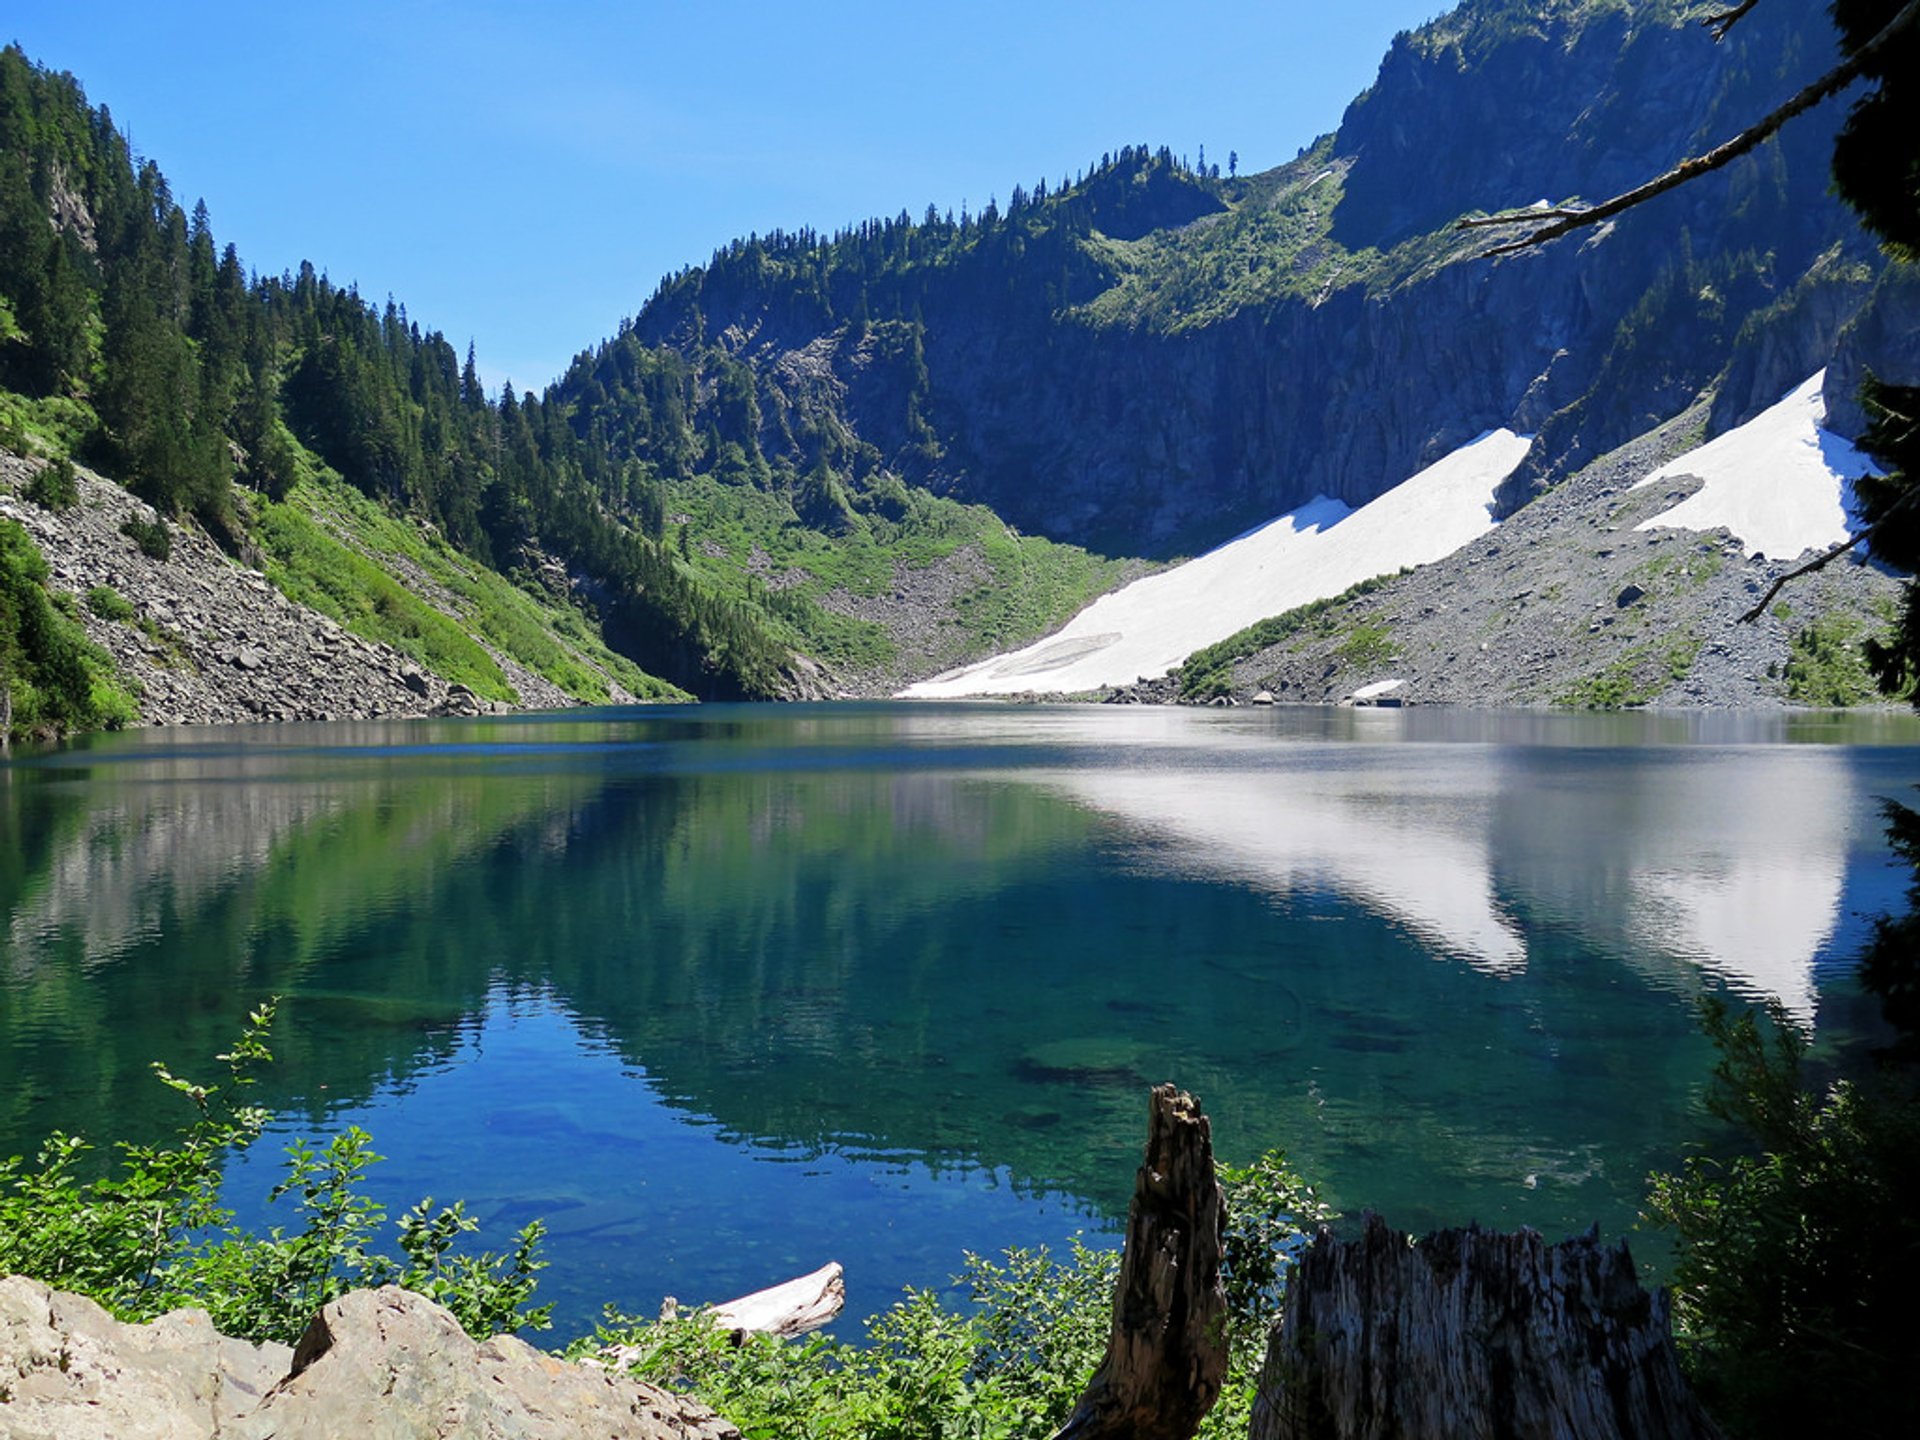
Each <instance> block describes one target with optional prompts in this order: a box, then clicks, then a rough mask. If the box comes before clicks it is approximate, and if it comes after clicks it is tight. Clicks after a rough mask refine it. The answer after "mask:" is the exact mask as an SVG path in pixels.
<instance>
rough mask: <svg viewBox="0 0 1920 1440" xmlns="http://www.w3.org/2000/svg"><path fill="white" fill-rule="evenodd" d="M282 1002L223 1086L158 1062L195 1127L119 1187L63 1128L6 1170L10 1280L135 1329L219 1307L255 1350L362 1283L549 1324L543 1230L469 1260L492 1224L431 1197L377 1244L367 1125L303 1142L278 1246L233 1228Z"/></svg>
mask: <svg viewBox="0 0 1920 1440" xmlns="http://www.w3.org/2000/svg"><path fill="white" fill-rule="evenodd" d="M273 1009H274V1007H273V1005H272V1003H268V1004H266V1005H263V1006H261V1007H260V1008H259V1009H258V1010H255V1011H254V1012H253V1013H252V1014H251V1015H250V1016H249V1017H248V1026H247V1029H246V1030H245V1031H244V1032H243V1033H242V1035H241V1037H240V1041H239V1043H238V1044H236V1045H235V1046H234V1047H233V1049H232V1051H231V1052H229V1053H228V1054H225V1055H222V1056H219V1057H218V1058H219V1059H220V1060H222V1061H223V1062H225V1064H226V1066H227V1078H226V1080H225V1081H224V1082H223V1083H221V1084H219V1085H201V1084H196V1083H194V1082H192V1081H189V1080H184V1079H182V1078H180V1077H179V1076H176V1075H174V1074H172V1073H171V1072H169V1071H168V1070H167V1069H166V1068H165V1067H164V1066H162V1065H159V1064H156V1065H155V1066H154V1073H155V1074H156V1075H157V1076H158V1077H159V1079H160V1081H161V1083H162V1084H164V1085H166V1086H168V1087H169V1088H170V1089H173V1090H175V1091H178V1092H179V1093H180V1094H181V1095H183V1096H185V1097H186V1098H187V1099H188V1100H189V1101H191V1102H192V1104H193V1106H194V1107H195V1118H194V1120H193V1121H192V1123H191V1124H190V1125H188V1126H187V1127H186V1128H185V1129H184V1130H183V1131H181V1132H180V1135H179V1136H178V1137H177V1139H176V1140H175V1141H174V1142H173V1143H172V1144H170V1145H157V1146H145V1145H130V1144H126V1143H122V1144H120V1145H119V1146H118V1147H117V1149H118V1151H119V1164H118V1165H117V1166H116V1167H115V1169H114V1172H113V1173H111V1174H109V1175H107V1176H106V1177H105V1178H102V1179H97V1180H85V1179H83V1178H81V1175H80V1170H81V1157H82V1156H83V1155H84V1154H85V1153H86V1151H87V1148H88V1147H87V1145H86V1143H85V1142H84V1141H83V1140H82V1139H81V1138H80V1137H78V1136H75V1135H65V1134H59V1133H56V1134H54V1135H52V1136H50V1137H49V1138H48V1140H47V1141H46V1143H45V1144H43V1145H42V1146H41V1148H40V1150H39V1152H38V1154H37V1155H36V1156H35V1158H34V1160H33V1163H32V1164H31V1165H29V1164H28V1163H27V1162H26V1161H25V1159H24V1158H23V1157H21V1156H14V1157H13V1158H11V1159H8V1160H4V1161H0V1274H22V1275H31V1276H33V1277H34V1278H35V1279H37V1280H42V1281H44V1282H46V1283H47V1284H50V1285H56V1286H58V1287H60V1288H62V1289H65V1290H72V1291H76V1292H78V1293H80V1294H82V1295H86V1296H89V1297H91V1298H92V1299H94V1300H97V1301H99V1302H100V1303H101V1304H103V1305H105V1306H106V1307H107V1308H108V1309H110V1310H112V1311H114V1312H115V1313H116V1314H118V1315H119V1316H120V1317H121V1318H123V1319H127V1320H147V1319H151V1318H152V1317H154V1316H156V1315H160V1314H163V1313H165V1312H166V1311H168V1310H171V1309H175V1308H177V1307H179V1306H182V1305H196V1306H200V1307H202V1308H204V1309H205V1310H206V1311H207V1312H208V1313H209V1314H210V1315H211V1316H212V1317H213V1321H214V1324H215V1325H216V1326H217V1327H218V1328H219V1329H220V1330H221V1331H222V1332H223V1333H225V1334H229V1335H237V1336H240V1337H242V1338H245V1339H248V1340H254V1341H260V1340H279V1341H284V1342H288V1343H291V1342H292V1341H294V1340H297V1339H298V1338H299V1336H300V1333H301V1331H302V1330H303V1329H304V1328H305V1326H306V1323H307V1321H308V1320H309V1319H310V1318H311V1317H312V1314H313V1312H314V1311H315V1310H316V1309H318V1308H319V1307H320V1306H322V1305H324V1304H326V1303H327V1302H328V1301H330V1300H332V1299H334V1298H336V1297H338V1296H340V1295H343V1294H345V1293H346V1292H347V1291H348V1290H351V1289H355V1288H358V1287H360V1286H369V1285H387V1284H395V1285H403V1286H405V1287H406V1288H408V1289H410V1290H415V1291H418V1292H419V1293H421V1294H424V1295H427V1296H429V1297H430V1298H432V1299H435V1300H437V1301H439V1302H440V1303H441V1304H443V1305H445V1306H446V1307H447V1308H448V1309H449V1310H451V1311H452V1312H453V1314H454V1315H455V1317H456V1318H457V1319H458V1320H459V1321H460V1323H461V1325H462V1326H463V1327H465V1328H466V1330H467V1331H468V1333H469V1334H472V1335H474V1336H476V1337H479V1338H484V1337H486V1336H490V1335H495V1334H499V1333H500V1332H502V1331H511V1330H516V1329H519V1328H522V1327H534V1328H544V1327H545V1326H546V1324H547V1323H548V1319H547V1317H548V1311H549V1309H550V1308H551V1307H547V1306H540V1307H536V1308H529V1304H528V1302H529V1301H530V1300H531V1299H532V1296H533V1292H534V1289H535V1286H536V1275H537V1272H538V1271H539V1270H541V1269H542V1268H544V1265H545V1262H544V1261H542V1260H541V1259H540V1258H539V1253H538V1252H539V1246H540V1240H541V1237H542V1236H543V1235H544V1233H545V1231H544V1228H543V1227H542V1226H541V1225H540V1223H539V1222H538V1221H536V1222H534V1223H532V1224H530V1225H528V1226H526V1227H525V1228H524V1229H522V1230H521V1231H520V1232H519V1234H518V1235H517V1236H516V1237H515V1244H514V1248H513V1251H512V1253H511V1254H509V1255H504V1256H503V1255H496V1254H492V1253H486V1252H483V1253H480V1254H461V1253H456V1252H455V1250H454V1246H455V1244H456V1242H457V1241H458V1240H459V1238H460V1237H461V1236H463V1235H466V1234H468V1233H470V1232H472V1231H473V1230H475V1229H476V1228H477V1224H476V1222H475V1221H474V1220H473V1219H472V1217H470V1216H469V1215H468V1214H467V1213H466V1210H465V1209H464V1207H463V1206H461V1205H458V1204H455V1205H451V1206H443V1207H441V1208H439V1209H435V1208H434V1207H433V1206H432V1203H431V1202H430V1201H426V1200H423V1201H421V1202H420V1203H419V1204H418V1205H416V1206H414V1208H413V1209H411V1210H409V1211H408V1212H407V1213H406V1214H405V1215H404V1216H402V1217H401V1218H400V1220H399V1222H398V1224H397V1234H396V1240H397V1243H398V1248H399V1251H400V1258H394V1257H392V1256H389V1255H385V1254H382V1253H379V1252H378V1251H377V1250H375V1249H374V1248H373V1246H374V1243H375V1241H376V1239H377V1237H378V1235H379V1233H380V1231H381V1230H382V1228H383V1226H384V1222H385V1219H386V1214H385V1211H384V1210H382V1208H381V1207H380V1206H379V1205H378V1204H376V1203H375V1202H374V1201H372V1200H371V1199H369V1198H367V1197H366V1196H365V1195H363V1194H362V1193H361V1192H360V1184H361V1181H362V1179H363V1178H364V1176H365V1173H366V1170H367V1167H368V1166H370V1165H372V1164H374V1163H376V1162H377V1161H378V1160H379V1159H380V1157H379V1156H378V1155H375V1154H374V1153H373V1150H372V1148H371V1145H370V1142H369V1139H368V1137H367V1135H366V1132H364V1131H362V1130H359V1129H357V1128H356V1129H348V1130H346V1131H345V1132H343V1133H342V1134H339V1135H336V1136H334V1137H333V1139H332V1140H330V1141H328V1142H327V1144H326V1145H325V1146H324V1147H322V1148H320V1149H318V1150H316V1149H314V1148H313V1147H312V1146H310V1145H308V1144H306V1143H305V1142H297V1143H295V1144H294V1145H292V1146H290V1147H289V1149H288V1156H289V1163H288V1171H287V1178H286V1179H285V1180H284V1181H282V1182H281V1184H280V1185H279V1186H277V1187H276V1188H275V1190H274V1192H273V1198H274V1199H276V1200H278V1199H280V1198H283V1197H285V1196H288V1195H292V1196H295V1197H296V1198H295V1201H294V1206H293V1208H294V1210H295V1212H296V1213H297V1214H298V1215H299V1216H300V1217H301V1221H302V1223H301V1226H300V1228H299V1229H298V1230H297V1231H296V1232H295V1233H293V1234H287V1233H285V1232H283V1231H282V1230H280V1229H279V1228H277V1227H276V1228H275V1229H273V1230H271V1231H270V1232H268V1234H267V1235H266V1236H265V1237H260V1236H255V1235H249V1234H246V1233H244V1232H242V1231H240V1230H237V1229H235V1228H233V1226H232V1224H231V1222H232V1219H233V1212H232V1211H230V1210H228V1209H226V1208H225V1207H223V1206H222V1205H221V1204H220V1170H221V1165H222V1163H223V1162H224V1160H225V1159H226V1157H227V1156H228V1155H230V1154H232V1153H233V1152H235V1151H236V1150H239V1149H242V1148H244V1147H245V1146H247V1145H248V1144H250V1143H252V1141H254V1140H255V1139H257V1138H258V1137H259V1134H260V1132H261V1129H262V1127H263V1126H264V1125H265V1124H266V1120H267V1114H266V1112H265V1111H264V1110H262V1109H260V1108H259V1107H257V1106H250V1105H243V1104H240V1103H238V1102H239V1098H240V1096H241V1094H242V1092H243V1091H244V1090H245V1088H246V1087H247V1086H249V1085H251V1084H252V1083H253V1075H252V1072H253V1070H254V1069H255V1068H256V1067H257V1066H259V1065H260V1064H262V1063H264V1062H266V1061H268V1060H270V1059H272V1056H271V1054H270V1053H269V1052H268V1050H267V1046H266V1036H267V1032H268V1028H269V1027H270V1025H271V1024H272V1020H273Z"/></svg>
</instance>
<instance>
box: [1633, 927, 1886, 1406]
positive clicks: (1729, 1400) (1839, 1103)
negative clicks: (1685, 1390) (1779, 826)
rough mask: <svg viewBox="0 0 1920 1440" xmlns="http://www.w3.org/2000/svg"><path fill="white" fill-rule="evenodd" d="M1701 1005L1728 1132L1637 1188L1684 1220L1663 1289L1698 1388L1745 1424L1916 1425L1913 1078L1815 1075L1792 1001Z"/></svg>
mask: <svg viewBox="0 0 1920 1440" xmlns="http://www.w3.org/2000/svg"><path fill="white" fill-rule="evenodd" d="M1910 923H1911V922H1909V924H1910ZM1882 933H1883V934H1885V933H1886V925H1885V922H1883V930H1882ZM1906 938H1908V939H1910V938H1911V937H1910V936H1909V937H1906ZM1911 955H1912V952H1911V950H1909V951H1908V952H1907V955H1906V956H1905V957H1904V963H1903V965H1902V969H1903V972H1904V974H1905V975H1907V976H1911V972H1912V959H1911ZM1704 1013H1705V1023H1706V1028H1707V1032H1708V1034H1709V1035H1711V1036H1712V1037H1713V1040H1714V1043H1715V1044H1716V1045H1718V1046H1719V1047H1720V1051H1721V1060H1720V1065H1719V1067H1718V1069H1717V1071H1716V1073H1715V1080H1714V1085H1713V1088H1712V1089H1711V1091H1710V1092H1709V1094H1708V1097H1707V1104H1708V1108H1709V1109H1710V1110H1711V1111H1712V1113H1713V1114H1714V1115H1715V1116H1717V1117H1718V1118H1719V1119H1720V1120H1722V1121H1723V1122H1725V1123H1727V1124H1728V1125H1730V1126H1732V1127H1733V1130H1734V1134H1733V1136H1732V1137H1730V1141H1731V1143H1729V1142H1728V1141H1726V1140H1723V1141H1722V1143H1721V1145H1720V1146H1718V1147H1717V1150H1718V1153H1717V1154H1716V1153H1707V1154H1701V1155H1698V1156H1695V1157H1693V1158H1692V1159H1689V1160H1688V1161H1687V1162H1686V1164H1685V1165H1684V1167H1683V1168H1682V1169H1681V1170H1680V1171H1679V1172H1677V1173H1675V1174H1670V1175H1656V1176H1654V1177H1653V1181H1652V1188H1651V1191H1650V1193H1649V1197H1648V1202H1647V1208H1648V1214H1649V1216H1650V1217H1651V1218H1652V1219H1653V1220H1654V1221H1655V1222H1657V1223H1658V1224H1661V1225H1663V1226H1666V1227H1668V1228H1670V1229H1671V1230H1672V1231H1673V1232H1674V1235H1675V1237H1676V1242H1677V1260H1676V1263H1675V1268H1674V1278H1673V1286H1672V1289H1673V1294H1674V1299H1675V1307H1676V1315H1677V1319H1678V1321H1679V1325H1680V1332H1681V1339H1682V1347H1683V1354H1684V1356H1685V1358H1686V1361H1687V1365H1688V1370H1689V1372H1690V1374H1691V1375H1692V1378H1693V1380H1694V1383H1695V1385H1696V1387H1697V1388H1698V1390H1699V1393H1700V1396H1701V1398H1702V1400H1703V1401H1704V1402H1705V1403H1706V1405H1707V1406H1708V1408H1709V1409H1710V1410H1712V1412H1713V1413H1714V1415H1715V1417H1716V1418H1717V1419H1718V1420H1720V1421H1721V1423H1722V1424H1723V1425H1725V1426H1726V1427H1727V1429H1728V1430H1729V1432H1730V1433H1732V1434H1734V1435H1738V1436H1743V1437H1755V1440H1758V1437H1774V1436H1778V1437H1782V1440H1785V1437H1800V1436H1806V1435H1905V1434H1911V1433H1913V1430H1914V1427H1915V1425H1916V1424H1920V1406H1916V1402H1915V1391H1914V1389H1913V1386H1912V1385H1911V1384H1910V1383H1909V1382H1910V1380H1911V1363H1912V1354H1911V1346H1910V1345H1909V1344H1907V1343H1905V1342H1904V1341H1903V1340H1902V1338H1901V1337H1905V1336H1910V1335H1911V1333H1912V1328H1913V1327H1912V1324H1911V1320H1910V1312H1911V1308H1912V1296H1913V1293H1914V1287H1915V1285H1916V1284H1920V1217H1917V1216H1916V1212H1915V1210H1914V1208H1913V1204H1912V1197H1913V1195H1914V1194H1915V1193H1916V1186H1920V1098H1917V1097H1916V1094H1915V1090H1914V1085H1913V1080H1914V1077H1913V1075H1912V1073H1911V1072H1910V1070H1906V1069H1900V1070H1883V1071H1881V1072H1880V1073H1878V1074H1875V1075H1872V1076H1869V1077H1867V1078H1864V1079H1861V1080H1858V1081H1847V1080H1835V1081H1832V1082H1831V1083H1829V1084H1826V1085H1824V1086H1820V1087H1818V1088H1816V1087H1814V1086H1813V1085H1811V1084H1810V1083H1809V1081H1808V1079H1807V1078H1806V1076H1805V1074H1804V1072H1805V1070H1806V1064H1805V1053H1806V1043H1805V1041H1804V1040H1803V1039H1802V1038H1801V1036H1800V1033H1799V1031H1798V1030H1797V1029H1796V1028H1795V1026H1794V1023H1793V1022H1792V1021H1791V1020H1790V1019H1788V1018H1787V1017H1786V1016H1785V1015H1783V1014H1781V1013H1779V1012H1778V1011H1775V1012H1774V1013H1773V1015H1772V1018H1771V1020H1770V1022H1767V1023H1766V1024H1764V1026H1763V1023H1762V1022H1761V1020H1760V1019H1759V1018H1758V1017H1757V1016H1756V1015H1755V1014H1754V1013H1753V1012H1752V1011H1747V1012H1744V1013H1742V1014H1740V1015H1738V1016H1734V1015H1730V1014H1729V1013H1728V1012H1727V1011H1726V1009H1725V1008H1724V1007H1723V1006H1721V1005H1720V1004H1719V1003H1718V1002H1713V1001H1709V1002H1708V1003H1707V1005H1706V1007H1705V1011H1704Z"/></svg>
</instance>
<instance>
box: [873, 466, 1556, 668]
mask: <svg viewBox="0 0 1920 1440" xmlns="http://www.w3.org/2000/svg"><path fill="white" fill-rule="evenodd" d="M1532 439H1533V437H1532V436H1529V435H1516V434H1514V432H1513V431H1511V430H1489V431H1487V432H1486V433H1485V434H1483V435H1481V436H1480V437H1478V438H1477V439H1475V440H1473V441H1471V442H1469V443H1468V444H1466V445H1463V446H1461V447H1460V448H1459V449H1458V450H1455V451H1454V452H1453V453H1452V454H1450V455H1448V456H1446V457H1445V458H1444V459H1442V460H1439V461H1437V462H1435V463H1434V464H1432V465H1429V466H1428V467H1427V468H1426V469H1424V470H1422V471H1420V472H1419V473H1418V474H1417V475H1414V476H1412V477H1411V478H1410V479H1407V480H1404V481H1402V482H1401V483H1400V484H1399V485H1396V486H1395V487H1394V488H1393V489H1391V490H1389V491H1387V492H1386V494H1384V495H1381V496H1380V497H1378V498H1377V499H1375V500H1372V501H1369V502H1368V503H1367V504H1366V505H1363V506H1361V507H1360V508H1359V509H1358V510H1354V509H1350V508H1349V507H1348V506H1346V505H1343V504H1341V503H1340V502H1339V501H1338V500H1329V499H1327V498H1326V497H1324V496H1321V497H1317V498H1315V499H1313V500H1310V501H1308V502H1307V503H1306V504H1305V505H1302V506H1301V507H1300V508H1299V509H1297V510H1292V511H1289V512H1288V513H1287V514H1285V515H1282V516H1280V517H1279V518H1278V519H1275V520H1272V521H1269V522H1268V523H1267V524H1265V525H1261V526H1259V527H1257V528H1256V529H1253V530H1250V531H1248V532H1247V533H1246V534H1245V535H1242V536H1240V537H1239V538H1237V539H1234V540H1230V541H1228V542H1227V543H1226V544H1225V545H1222V546H1220V547H1219V548H1218V549H1215V550H1210V551H1208V552H1207V553H1206V554H1205V555H1202V556H1200V557H1198V558H1197V559H1194V560H1190V561H1188V562H1187V563H1186V564H1184V565H1178V566H1175V567H1174V568H1173V569H1171V570H1164V571H1162V572H1161V573H1160V574H1158V575H1149V576H1147V577H1146V578H1145V579H1143V580H1136V581H1135V582H1134V583H1133V584H1131V585H1128V586H1126V587H1125V588H1123V589H1120V590H1117V591H1115V592H1114V593H1113V594H1111V595H1106V596H1103V597H1101V598H1100V599H1099V600H1096V601H1094V603H1093V604H1091V605H1089V606H1088V607H1087V608H1086V609H1085V610H1082V611H1081V612H1080V613H1079V614H1078V615H1076V616H1075V617H1074V618H1073V619H1072V620H1070V621H1069V622H1068V623H1067V624H1066V626H1065V627H1064V628H1062V629H1061V630H1059V631H1057V632H1056V633H1054V634H1053V635H1051V636H1049V637H1048V638H1046V639H1045V640H1041V641H1039V642H1038V643H1036V644H1033V645H1029V646H1027V647H1026V648H1025V649H1023V650H1016V651H1014V652H1012V653H1011V654H1007V655H999V656H995V657H994V658H993V659H991V660H984V661H981V662H980V663H978V664H975V665H968V666H963V667H961V668H960V669H957V670H950V671H948V672H947V673H946V674H943V675H939V676H936V677H934V678H933V679H931V680H923V681H921V682H920V683H919V684H917V685H913V686H910V687H908V689H906V690H905V691H903V692H902V695H903V697H904V698H908V699H915V700H949V699H958V698H961V697H963V696H968V695H1011V694H1018V693H1021V692H1024V691H1056V690H1058V691H1074V690H1092V689H1096V688H1098V687H1099V686H1102V685H1128V684H1131V683H1132V682H1133V681H1135V680H1138V679H1140V678H1142V677H1157V676H1160V675H1164V674H1165V673H1166V672H1167V671H1169V670H1171V669H1172V668H1173V667H1174V666H1176V665H1178V664H1179V663H1180V662H1181V661H1183V660H1185V659H1186V658H1187V656H1189V655H1191V654H1192V653H1193V652H1194V651H1195V650H1198V649H1200V648H1201V646H1203V645H1211V644H1213V643H1214V642H1215V641H1217V640H1224V639H1226V638H1227V636H1229V635H1231V634H1233V633H1234V632H1235V631H1238V630H1243V629H1245V628H1246V627H1247V626H1249V625H1251V624H1253V623H1254V622H1255V621H1258V620H1264V619H1266V618H1267V617H1268V616H1271V615H1278V614H1281V613H1282V612H1283V611H1287V610H1291V609H1293V608H1294V607H1295V606H1298V605H1305V604H1308V603H1310V602H1311V601H1314V600H1324V599H1327V598H1329V597H1331V596H1334V595H1338V594H1340V593H1341V592H1342V591H1344V590H1347V589H1349V588H1350V587H1352V586H1354V585H1357V584H1358V583H1359V582H1360V581H1362V580H1370V579H1372V578H1373V577H1374V576H1376V575H1390V574H1394V573H1396V572H1397V571H1399V570H1401V569H1402V568H1404V567H1408V566H1414V565H1427V564H1431V563H1432V562H1433V561H1435V560H1439V559H1442V558H1444V557H1445V556H1447V555H1451V554H1452V553H1453V552H1454V551H1455V550H1458V549H1459V548H1460V547H1461V546H1463V545H1466V544H1469V543H1470V542H1472V541H1473V540H1476V539H1478V538H1479V537H1480V536H1481V535H1484V534H1485V533H1486V532H1487V531H1489V530H1491V529H1492V528H1493V527H1494V525H1495V523H1496V522H1495V520H1494V518H1493V510H1492V504H1493V496H1494V492H1495V490H1497V489H1498V488H1499V485H1500V482H1501V481H1503V480H1505V479H1506V478H1507V476H1508V475H1510V474H1512V473H1513V471H1514V468H1515V467H1516V466H1518V465H1519V463H1520V461H1521V459H1522V457H1524V456H1525V455H1526V453H1527V447H1528V446H1529V445H1530V444H1532Z"/></svg>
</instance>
